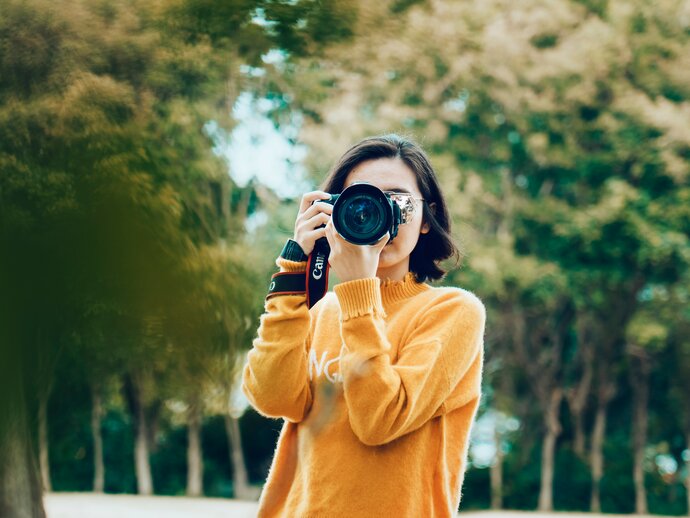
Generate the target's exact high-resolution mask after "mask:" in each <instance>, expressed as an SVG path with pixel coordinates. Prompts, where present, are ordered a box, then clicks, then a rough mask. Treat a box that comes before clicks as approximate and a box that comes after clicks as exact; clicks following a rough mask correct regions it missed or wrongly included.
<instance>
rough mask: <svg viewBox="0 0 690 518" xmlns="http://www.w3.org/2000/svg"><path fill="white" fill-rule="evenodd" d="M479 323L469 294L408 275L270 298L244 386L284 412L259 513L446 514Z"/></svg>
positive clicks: (479, 343)
mask: <svg viewBox="0 0 690 518" xmlns="http://www.w3.org/2000/svg"><path fill="white" fill-rule="evenodd" d="M276 264H277V265H278V266H279V267H280V268H281V270H282V271H304V269H305V267H306V262H294V261H288V260H285V259H282V258H278V259H277V260H276ZM485 320H486V314H485V309H484V305H483V304H482V302H481V301H480V300H479V299H478V298H477V297H476V296H475V295H474V294H473V293H471V292H469V291H467V290H464V289H461V288H452V287H432V286H429V285H428V284H425V283H418V282H416V280H415V278H414V275H413V274H412V273H411V272H410V273H408V274H407V275H406V276H405V279H404V280H402V281H392V282H391V281H386V282H381V280H380V279H378V278H369V279H358V280H353V281H349V282H344V283H340V284H337V285H335V286H334V288H333V291H332V292H328V293H327V294H326V296H325V297H324V298H323V299H321V300H320V301H319V302H318V303H317V304H315V305H314V307H312V308H311V309H308V308H307V304H306V297H305V296H304V295H280V296H274V297H272V298H270V299H268V300H267V301H266V303H265V313H264V314H263V315H262V316H261V322H260V326H259V330H258V333H257V337H256V338H255V339H254V342H253V348H252V349H251V351H250V352H249V355H248V360H247V363H246V365H245V366H244V371H243V383H242V389H243V391H244V393H245V394H246V396H247V398H248V399H249V401H250V402H251V404H252V406H254V408H256V410H257V411H258V412H259V413H261V414H262V415H264V416H268V417H274V418H283V419H284V423H283V427H282V431H281V433H280V437H279V438H278V443H277V446H276V450H275V454H274V458H273V463H272V465H271V468H270V470H269V473H268V479H267V481H266V484H265V486H264V489H263V492H262V494H261V499H260V503H259V514H258V516H259V517H286V518H293V517H304V518H316V517H329V518H331V517H333V518H335V517H348V518H354V517H372V516H395V517H408V516H409V517H414V518H418V517H446V516H454V515H455V513H456V511H457V509H458V506H459V504H460V496H461V488H462V483H463V479H464V473H465V468H466V461H467V452H468V447H469V438H470V431H471V428H472V424H473V422H474V417H475V415H476V411H477V407H478V405H479V399H480V395H481V380H482V366H483V357H484V347H483V337H484V326H485Z"/></svg>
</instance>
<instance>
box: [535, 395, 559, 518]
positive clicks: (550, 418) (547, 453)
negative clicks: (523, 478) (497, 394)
mask: <svg viewBox="0 0 690 518" xmlns="http://www.w3.org/2000/svg"><path fill="white" fill-rule="evenodd" d="M562 399H563V390H562V389H561V388H560V387H559V388H555V389H554V390H553V391H552V392H551V397H550V398H549V402H548V406H547V408H546V413H545V415H544V418H545V425H546V436H545V437H544V442H543V444H542V449H541V487H540V489H539V507H538V510H539V511H552V510H553V474H554V456H555V450H556V439H557V438H558V436H559V435H560V433H561V424H560V422H559V418H558V413H559V408H560V404H561V401H562Z"/></svg>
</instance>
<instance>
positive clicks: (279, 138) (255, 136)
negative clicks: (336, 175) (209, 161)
mask: <svg viewBox="0 0 690 518" xmlns="http://www.w3.org/2000/svg"><path fill="white" fill-rule="evenodd" d="M274 59H275V58H274ZM272 107H273V101H271V100H269V99H255V98H254V97H253V96H252V94H251V93H249V92H243V93H242V94H240V96H239V97H238V98H237V101H236V102H235V106H234V107H233V117H234V118H235V120H237V121H238V124H237V126H236V127H235V128H234V129H233V131H232V132H231V133H230V134H229V135H227V134H225V133H224V132H222V131H220V129H219V128H218V125H217V124H216V122H215V121H210V122H208V123H207V124H206V131H208V133H209V135H211V137H212V138H213V140H214V143H215V146H214V148H213V151H214V153H216V154H217V155H220V156H223V157H225V158H226V159H227V161H228V164H229V174H230V176H231V177H232V179H233V180H234V181H235V182H236V183H237V184H238V185H239V186H240V187H244V186H246V185H247V184H248V183H249V182H250V181H251V180H252V179H256V181H258V182H260V183H261V184H263V185H265V186H267V187H269V188H270V189H272V190H273V191H274V192H275V193H276V194H277V195H278V196H280V197H282V198H295V197H297V196H301V195H302V194H303V193H304V192H307V191H309V190H312V186H311V184H310V183H309V182H308V181H307V180H305V170H304V166H303V164H302V161H303V160H304V157H305V156H306V154H307V148H306V146H304V145H302V144H294V143H293V142H291V138H292V140H293V141H294V136H296V135H297V134H298V132H299V127H300V125H301V120H300V118H299V116H298V115H295V116H293V117H292V121H291V123H290V124H289V125H287V126H286V127H283V128H281V129H280V130H278V129H276V127H275V125H274V124H273V122H272V121H271V120H270V119H269V118H268V117H267V116H266V113H267V112H268V111H269V110H270V109H271V108H272Z"/></svg>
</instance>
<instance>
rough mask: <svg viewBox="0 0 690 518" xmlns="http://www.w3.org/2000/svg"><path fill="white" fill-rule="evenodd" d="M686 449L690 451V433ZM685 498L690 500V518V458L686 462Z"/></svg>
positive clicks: (689, 512) (689, 509)
mask: <svg viewBox="0 0 690 518" xmlns="http://www.w3.org/2000/svg"><path fill="white" fill-rule="evenodd" d="M685 447H686V448H687V450H688V451H690V433H689V434H688V436H687V437H686V438H685ZM685 468H686V469H685V496H686V498H687V500H688V516H690V457H688V458H687V459H686V461H685Z"/></svg>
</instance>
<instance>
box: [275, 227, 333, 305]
mask: <svg viewBox="0 0 690 518" xmlns="http://www.w3.org/2000/svg"><path fill="white" fill-rule="evenodd" d="M330 251H331V249H330V247H329V246H328V241H327V240H326V238H325V237H322V238H320V239H318V240H317V241H316V243H315V245H314V250H313V251H312V253H311V254H309V258H308V259H307V271H306V272H278V273H274V274H273V275H272V276H271V284H270V285H269V287H268V294H267V295H266V298H267V299H268V298H270V297H272V296H275V295H302V294H306V296H307V306H308V307H309V308H311V307H312V306H313V305H314V304H316V303H317V302H318V301H319V300H321V299H322V298H323V296H324V295H325V294H326V291H328V272H329V270H330V265H329V264H328V254H329V253H330Z"/></svg>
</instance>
